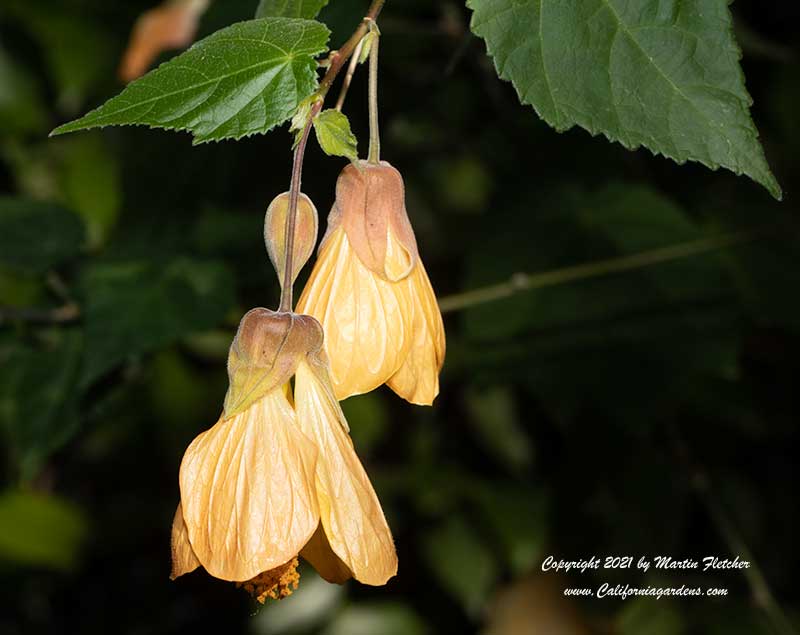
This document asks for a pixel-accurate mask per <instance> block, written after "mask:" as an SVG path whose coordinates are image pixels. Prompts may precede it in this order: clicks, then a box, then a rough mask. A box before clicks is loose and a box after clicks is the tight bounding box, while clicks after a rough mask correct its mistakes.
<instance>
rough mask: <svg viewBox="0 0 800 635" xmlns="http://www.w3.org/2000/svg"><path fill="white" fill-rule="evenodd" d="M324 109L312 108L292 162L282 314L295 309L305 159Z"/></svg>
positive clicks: (320, 103) (280, 308)
mask: <svg viewBox="0 0 800 635" xmlns="http://www.w3.org/2000/svg"><path fill="white" fill-rule="evenodd" d="M321 108H322V102H321V101H318V102H316V103H315V104H314V105H313V106H312V107H311V112H310V113H309V117H308V120H307V121H306V125H305V127H304V128H303V134H302V135H301V137H300V141H299V142H298V144H297V147H296V148H295V149H294V159H293V161H292V180H291V184H290V186H289V209H288V211H287V212H286V225H285V227H284V229H285V241H286V242H285V252H284V253H285V254H286V256H285V258H286V260H285V263H284V269H283V284H282V286H281V303H280V307H279V308H278V310H279V311H281V312H289V311H291V310H292V308H293V300H292V292H293V287H294V263H293V262H292V260H293V255H294V233H295V226H296V224H297V203H298V201H299V200H300V186H301V181H302V178H303V158H304V157H305V153H306V146H307V145H308V137H309V135H310V134H311V125H312V121H313V120H314V117H316V115H317V113H319V111H320V110H321Z"/></svg>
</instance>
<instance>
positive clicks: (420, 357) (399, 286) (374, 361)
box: [297, 161, 445, 405]
mask: <svg viewBox="0 0 800 635" xmlns="http://www.w3.org/2000/svg"><path fill="white" fill-rule="evenodd" d="M297 310H298V312H300V313H305V314H307V315H312V316H314V317H316V318H317V319H318V320H319V321H320V322H321V323H322V326H323V329H324V331H325V347H326V350H327V351H328V356H329V358H330V360H331V375H332V380H333V386H334V389H335V392H336V397H337V398H339V399H346V398H347V397H349V396H351V395H356V394H360V393H365V392H369V391H370V390H373V389H375V388H377V387H378V386H380V385H381V384H384V383H385V384H387V385H388V386H389V387H390V388H391V389H392V390H394V391H395V392H396V393H397V394H398V395H400V396H401V397H403V398H404V399H407V400H408V401H410V402H411V403H415V404H424V405H430V404H431V403H433V400H434V399H435V398H436V395H438V394H439V371H440V370H441V368H442V364H443V362H444V353H445V337H444V327H443V325H442V316H441V313H440V312H439V308H438V305H437V302H436V296H435V295H434V293H433V289H432V288H431V283H430V281H429V280H428V274H427V273H426V272H425V267H424V266H423V265H422V261H421V260H420V258H419V254H418V251H417V242H416V238H415V237H414V230H413V229H412V228H411V223H410V222H409V220H408V214H407V212H406V207H405V190H404V186H403V179H402V177H401V176H400V173H399V172H398V171H397V170H396V169H395V168H393V167H392V166H391V165H389V164H388V163H387V162H385V161H382V162H380V164H377V165H376V164H371V163H368V162H366V161H361V162H359V165H358V166H355V165H352V164H351V165H348V166H347V167H346V168H345V169H344V170H342V173H341V174H340V175H339V179H338V181H337V183H336V202H335V203H334V205H333V209H332V210H331V213H330V215H329V216H328V229H327V232H326V234H325V237H324V238H323V240H322V244H321V245H320V250H319V257H318V258H317V262H316V264H315V266H314V269H313V271H312V272H311V275H310V277H309V280H308V284H307V285H306V287H305V289H304V290H303V294H302V295H301V297H300V300H299V301H298V306H297Z"/></svg>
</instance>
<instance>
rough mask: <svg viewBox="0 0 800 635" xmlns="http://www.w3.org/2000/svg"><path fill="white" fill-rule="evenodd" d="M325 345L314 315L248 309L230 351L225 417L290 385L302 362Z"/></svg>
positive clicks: (320, 328)
mask: <svg viewBox="0 0 800 635" xmlns="http://www.w3.org/2000/svg"><path fill="white" fill-rule="evenodd" d="M321 348H322V327H321V326H320V324H319V322H317V321H316V320H315V319H314V318H312V317H310V316H307V315H297V314H295V313H277V312H275V311H270V310H269V309H264V308H256V309H251V310H250V311H248V312H247V313H246V314H245V316H244V317H243V318H242V321H241V322H240V323H239V330H238V331H237V332H236V337H235V338H234V339H233V343H232V344H231V348H230V352H229V353H228V379H229V382H230V386H229V388H228V393H227V394H226V395H225V406H224V418H229V417H232V416H233V415H235V414H238V413H240V412H242V411H244V410H245V409H247V408H248V407H249V406H250V405H252V404H253V403H255V402H256V401H258V400H259V399H261V398H262V397H263V396H264V395H266V394H267V393H268V392H270V391H272V390H274V389H275V388H278V387H279V386H282V385H283V384H286V383H287V382H288V381H289V379H290V378H291V377H292V375H294V373H295V371H296V370H297V365H298V364H299V363H300V361H301V360H302V359H305V357H306V356H307V355H308V354H309V353H316V352H317V351H319V350H320V349H321Z"/></svg>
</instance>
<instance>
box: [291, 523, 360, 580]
mask: <svg viewBox="0 0 800 635" xmlns="http://www.w3.org/2000/svg"><path fill="white" fill-rule="evenodd" d="M300 555H301V556H303V558H305V559H306V560H308V562H309V563H310V564H311V566H312V567H314V569H315V570H316V571H317V573H319V575H320V577H322V579H323V580H327V581H328V582H333V583H334V584H343V583H345V582H347V580H349V579H350V578H352V577H353V573H352V571H350V569H348V568H347V565H346V564H345V563H344V562H342V559H341V558H340V557H339V556H337V555H336V554H335V553H333V549H331V545H330V543H329V542H328V537H327V536H326V535H325V529H324V528H323V527H322V523H320V525H319V527H317V531H315V532H314V535H313V536H311V540H309V541H308V544H306V546H305V547H303V550H302V551H301V552H300Z"/></svg>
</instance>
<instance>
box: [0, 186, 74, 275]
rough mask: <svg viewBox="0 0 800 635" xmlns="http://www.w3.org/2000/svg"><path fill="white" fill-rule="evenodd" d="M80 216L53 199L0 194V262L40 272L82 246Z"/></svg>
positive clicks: (70, 255)
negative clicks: (33, 198) (43, 199)
mask: <svg viewBox="0 0 800 635" xmlns="http://www.w3.org/2000/svg"><path fill="white" fill-rule="evenodd" d="M83 242H84V231H83V224H82V223H81V221H80V219H79V218H78V217H77V216H76V215H75V214H73V213H72V212H70V211H69V210H67V209H64V208H63V207H61V206H60V205H55V204H53V203H42V202H39V201H32V200H28V199H22V198H11V197H5V196H0V263H2V264H5V265H8V266H10V267H12V268H14V269H18V270H23V271H34V272H43V271H46V270H47V269H49V268H50V267H53V266H55V265H57V264H59V263H61V262H63V261H65V260H68V259H70V258H72V257H74V256H76V255H77V254H78V253H79V252H80V250H81V247H82V246H83Z"/></svg>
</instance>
